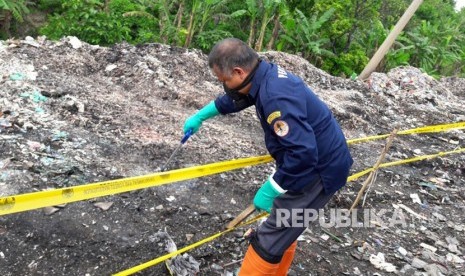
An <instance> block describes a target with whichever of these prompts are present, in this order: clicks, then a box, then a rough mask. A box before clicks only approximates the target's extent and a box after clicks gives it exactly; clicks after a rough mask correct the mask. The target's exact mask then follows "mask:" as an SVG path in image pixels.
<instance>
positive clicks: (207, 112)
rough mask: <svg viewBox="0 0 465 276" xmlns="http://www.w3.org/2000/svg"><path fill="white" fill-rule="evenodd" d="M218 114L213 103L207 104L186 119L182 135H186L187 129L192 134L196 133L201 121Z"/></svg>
mask: <svg viewBox="0 0 465 276" xmlns="http://www.w3.org/2000/svg"><path fill="white" fill-rule="evenodd" d="M218 114H220V112H219V111H218V109H216V106H215V102H213V101H211V102H210V103H209V104H207V105H206V106H204V107H203V108H202V109H200V110H199V111H197V113H195V114H194V115H192V116H190V117H189V118H187V120H186V121H185V122H184V128H183V131H184V133H187V132H188V131H189V129H191V130H192V134H194V133H196V132H197V131H198V130H199V128H200V126H201V125H202V123H203V121H205V120H207V119H210V118H212V117H215V116H216V115H218Z"/></svg>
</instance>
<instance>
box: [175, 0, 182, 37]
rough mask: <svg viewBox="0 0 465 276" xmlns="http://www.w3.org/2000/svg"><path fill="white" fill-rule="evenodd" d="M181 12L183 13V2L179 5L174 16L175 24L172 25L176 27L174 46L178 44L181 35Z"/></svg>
mask: <svg viewBox="0 0 465 276" xmlns="http://www.w3.org/2000/svg"><path fill="white" fill-rule="evenodd" d="M183 12H184V2H181V4H179V9H178V12H177V14H176V18H175V23H174V25H176V45H179V44H180V36H179V34H180V33H181V26H182V14H183Z"/></svg>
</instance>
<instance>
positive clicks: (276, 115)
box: [266, 111, 281, 125]
mask: <svg viewBox="0 0 465 276" xmlns="http://www.w3.org/2000/svg"><path fill="white" fill-rule="evenodd" d="M279 117H281V111H275V112H273V113H271V114H270V116H268V118H267V119H266V121H267V122H268V124H269V125H271V123H272V122H273V121H274V120H275V119H277V118H279Z"/></svg>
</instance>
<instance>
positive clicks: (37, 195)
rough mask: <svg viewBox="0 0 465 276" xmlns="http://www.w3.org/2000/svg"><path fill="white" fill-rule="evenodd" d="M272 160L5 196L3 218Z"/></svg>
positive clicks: (434, 129)
mask: <svg viewBox="0 0 465 276" xmlns="http://www.w3.org/2000/svg"><path fill="white" fill-rule="evenodd" d="M462 128H465V122H458V123H452V124H441V125H435V126H426V127H420V128H415V129H409V130H403V131H399V132H398V134H416V133H432V132H440V131H446V130H452V129H462ZM389 135H390V134H386V135H377V136H372V137H365V138H359V139H352V140H348V142H347V143H348V144H354V143H360V142H366V141H373V140H377V139H383V138H386V137H388V136H389ZM272 160H273V158H272V157H271V156H270V155H264V156H258V157H250V158H243V159H237V160H230V161H224V162H218V163H213V164H207V165H203V166H196V167H191V168H184V169H179V170H173V171H168V172H162V173H155V174H150V175H145V176H136V177H130V178H123V179H116V180H110V181H104V182H97V183H91V184H86V185H79V186H73V187H67V188H62V189H55V190H47V191H40V192H34V193H27V194H20V195H12V196H6V197H1V198H0V216H1V215H6V214H12V213H17V212H23V211H28V210H34V209H38V208H42V207H47V206H54V205H60V204H66V203H71V202H76V201H81V200H86V199H90V198H95V197H101V196H107V195H113V194H118V193H123V192H129V191H133V190H137V189H143V188H149V187H155V186H161V185H164V184H168V183H173V182H179V181H183V180H188V179H193V178H198V177H201V176H207V175H212V174H217V173H221V172H225V171H230V170H234V169H239V168H243V167H246V166H252V165H258V164H262V163H267V162H270V161H272Z"/></svg>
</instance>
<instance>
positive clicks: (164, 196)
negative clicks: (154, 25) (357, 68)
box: [0, 37, 465, 275]
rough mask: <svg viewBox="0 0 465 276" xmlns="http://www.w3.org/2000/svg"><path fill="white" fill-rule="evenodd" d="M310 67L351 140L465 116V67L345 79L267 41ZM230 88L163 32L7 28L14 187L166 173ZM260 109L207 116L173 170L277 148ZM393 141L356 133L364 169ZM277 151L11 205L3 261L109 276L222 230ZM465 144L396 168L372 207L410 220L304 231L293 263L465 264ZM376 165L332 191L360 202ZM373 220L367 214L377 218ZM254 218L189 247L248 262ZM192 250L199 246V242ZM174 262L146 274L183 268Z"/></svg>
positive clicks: (302, 67)
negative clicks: (138, 41)
mask: <svg viewBox="0 0 465 276" xmlns="http://www.w3.org/2000/svg"><path fill="white" fill-rule="evenodd" d="M262 57H263V58H265V59H267V60H270V61H273V62H276V63H278V64H280V65H281V66H283V67H284V68H285V69H287V70H289V71H291V72H293V73H295V74H297V75H299V76H301V77H302V78H303V79H304V80H305V81H306V82H307V83H308V84H309V85H310V86H311V87H312V88H313V89H314V90H315V92H316V93H317V94H318V95H319V96H320V97H321V98H322V99H323V100H324V101H325V102H327V103H328V105H329V106H330V108H331V109H332V110H333V112H334V114H335V116H336V117H337V119H338V120H339V121H340V123H341V125H342V127H343V130H344V132H345V134H346V137H347V138H348V139H352V138H359V137H363V136H371V135H377V134H385V133H390V132H391V131H392V130H393V129H395V128H397V129H400V130H402V129H410V128H415V127H420V126H426V125H434V124H442V123H451V122H461V121H465V111H464V110H465V108H464V107H465V80H464V79H460V78H453V77H451V78H443V79H441V80H435V79H433V78H431V77H430V76H428V75H426V74H424V73H422V72H421V71H420V70H418V69H417V68H413V67H399V68H395V69H393V70H391V71H390V72H388V73H387V74H382V73H373V74H372V75H371V77H370V78H369V79H368V80H366V81H364V82H362V81H352V80H348V79H342V78H338V77H333V76H330V75H328V74H327V73H325V72H323V71H321V70H319V69H317V68H316V67H314V66H313V65H311V64H310V63H308V62H307V61H306V60H304V59H302V58H300V57H298V56H294V55H289V54H285V53H280V52H266V53H262ZM219 93H221V85H220V83H218V82H217V81H216V79H215V78H214V77H213V75H212V74H211V72H210V71H209V70H208V66H207V60H206V56H205V55H204V54H202V53H201V52H200V51H198V50H188V49H183V48H177V47H171V46H167V45H161V44H146V45H140V46H132V45H129V44H118V45H115V46H113V47H108V48H107V47H100V46H95V45H89V44H87V43H84V42H81V41H79V40H78V39H77V38H74V37H67V38H63V39H62V40H60V41H58V42H53V41H49V40H47V39H45V38H44V37H38V38H36V39H34V38H30V37H29V38H26V39H25V40H8V41H0V196H2V197H3V196H8V195H15V194H19V193H27V192H35V191H42V190H46V189H54V188H62V187H69V186H74V185H82V184H86V183H93V182H99V181H105V180H111V179H117V178H121V177H130V176H137V175H144V174H149V173H153V172H155V171H157V169H159V168H160V166H162V165H163V163H164V162H165V161H166V160H167V158H168V157H169V155H170V154H171V152H172V151H173V150H174V149H175V148H176V147H177V146H178V145H179V141H180V139H181V138H182V125H183V123H184V120H185V119H186V118H187V117H188V116H190V115H191V114H192V113H194V112H195V111H196V109H198V108H200V107H201V106H203V105H204V104H206V103H208V102H209V101H210V100H211V99H213V98H214V97H215V96H216V95H218V94H219ZM262 136H263V134H262V130H261V129H260V126H259V124H258V120H257V119H256V117H255V114H254V111H253V110H252V109H249V110H246V111H245V112H242V113H240V114H235V115H229V116H223V117H217V118H215V119H212V120H210V121H207V122H205V123H204V125H203V127H202V128H201V130H200V132H199V133H198V134H196V135H195V136H194V137H192V138H191V139H190V140H189V142H188V143H186V145H185V146H184V147H183V149H182V150H181V151H180V152H179V153H178V156H177V157H176V160H175V161H174V162H173V163H172V164H171V169H175V168H182V167H188V166H192V165H197V164H206V163H212V162H217V161H222V160H229V159H233V158H241V157H249V156H257V155H264V154H267V152H266V149H265V148H264V143H263V141H262V140H263V138H262ZM464 140H465V133H464V131H463V130H455V131H449V132H445V133H435V134H419V135H412V136H401V137H397V138H396V140H395V141H394V144H393V145H392V147H391V149H390V151H389V153H388V156H387V158H386V159H387V160H386V161H395V160H399V159H405V158H410V157H414V156H418V155H424V154H433V153H437V152H443V151H450V150H454V149H457V148H460V147H463V146H464V144H465V142H464ZM383 147H384V142H383V141H377V142H370V143H364V144H357V145H352V146H351V151H352V154H353V157H354V159H355V164H354V167H353V172H358V171H360V170H363V169H365V168H368V167H371V166H373V165H374V163H375V162H376V160H377V158H378V155H379V154H380V153H381V151H382V149H383ZM272 167H273V165H272V164H266V165H261V166H258V167H252V168H246V169H241V170H236V171H232V172H228V173H222V174H220V175H215V176H210V177H203V178H199V179H194V180H190V181H185V182H182V183H175V184H171V185H166V186H161V187H157V188H150V189H147V190H146V191H144V192H141V191H134V192H130V193H124V194H119V195H114V196H108V197H104V198H97V199H94V200H88V201H83V202H76V203H70V204H68V205H62V206H53V207H50V208H44V209H42V210H34V211H28V212H23V213H17V214H12V215H6V216H2V217H0V244H1V246H0V274H2V275H109V274H112V273H116V272H118V271H121V270H124V269H127V268H130V267H133V266H136V265H138V264H140V263H143V262H147V261H149V260H152V259H155V258H157V257H159V256H161V255H164V254H166V253H167V251H166V248H165V244H164V243H163V242H159V241H155V240H154V237H155V236H156V233H159V232H166V233H167V235H168V234H169V236H170V237H171V239H172V240H173V241H174V243H175V244H176V245H177V246H178V248H181V247H184V246H186V245H188V244H191V243H192V242H194V241H197V240H200V239H202V238H204V237H207V236H209V235H212V234H214V233H217V232H218V231H220V230H222V229H223V227H224V225H225V223H227V222H228V221H229V220H231V219H232V218H233V217H234V216H235V215H237V214H238V213H239V212H240V211H242V210H243V209H244V208H245V207H246V206H247V205H248V204H249V203H250V202H251V200H252V198H253V195H254V193H255V191H256V190H257V189H258V188H259V186H260V184H261V183H263V181H264V180H265V179H266V177H267V175H268V174H269V173H270V172H271V171H272ZM464 178H465V156H464V155H463V154H452V155H447V156H442V157H439V158H435V159H431V160H426V161H421V162H417V163H411V164H408V165H402V166H396V167H390V168H385V169H382V170H380V171H379V173H378V176H377V180H376V182H375V184H374V185H373V187H371V189H370V193H369V195H368V196H367V200H366V205H365V209H362V208H360V209H359V213H360V216H359V217H360V218H361V217H363V212H364V210H369V209H374V210H383V209H385V210H390V211H391V212H393V211H394V210H403V213H402V214H403V215H404V217H403V218H405V221H406V224H405V225H401V226H399V225H397V224H396V225H389V224H388V225H386V224H382V223H381V224H380V223H378V224H375V225H374V226H372V227H358V226H359V225H358V226H354V225H352V226H351V227H335V226H331V225H329V226H328V227H327V228H322V227H320V226H318V225H312V226H311V227H309V228H308V229H307V231H306V232H305V233H304V234H303V235H302V236H301V237H300V238H299V241H300V242H299V249H298V251H297V255H296V260H295V262H294V264H293V266H292V271H291V272H290V275H308V274H316V275H336V274H341V273H342V274H344V275H387V274H388V273H392V274H398V275H464V271H465V268H464V266H465V262H464V259H465V256H464V243H465V239H464V237H465V234H464V231H465V218H464V216H463V213H464V211H465V210H464V209H465V205H464V203H465V188H464V183H465V181H464ZM362 182H363V179H360V180H357V181H356V182H352V183H349V184H348V185H347V187H345V188H344V189H343V190H342V191H341V192H340V193H338V195H337V196H336V197H335V198H334V200H332V201H331V202H330V204H329V207H330V208H349V207H350V206H351V204H352V202H353V200H354V199H355V196H356V195H357V193H358V191H359V189H360V184H361V183H362ZM365 223H366V222H365ZM244 230H245V229H238V230H237V231H235V232H233V233H231V234H228V235H226V236H223V237H221V238H220V239H217V240H215V241H213V242H211V243H208V244H206V245H203V246H201V247H199V248H197V249H195V250H192V251H190V252H189V254H190V255H189V256H188V257H189V258H187V257H186V258H187V259H186V261H188V262H189V261H190V263H192V264H194V266H195V263H196V262H199V263H200V267H199V269H200V273H199V274H200V275H220V274H221V275H233V273H234V272H235V271H237V269H238V267H239V266H240V260H241V258H243V255H244V253H245V250H246V246H247V243H246V241H245V240H244V239H243V237H242V236H243V233H244ZM186 256H187V255H186ZM167 274H168V272H167V270H166V267H165V266H164V265H158V266H154V267H151V268H149V269H147V270H144V271H143V272H142V273H141V275H167Z"/></svg>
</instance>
